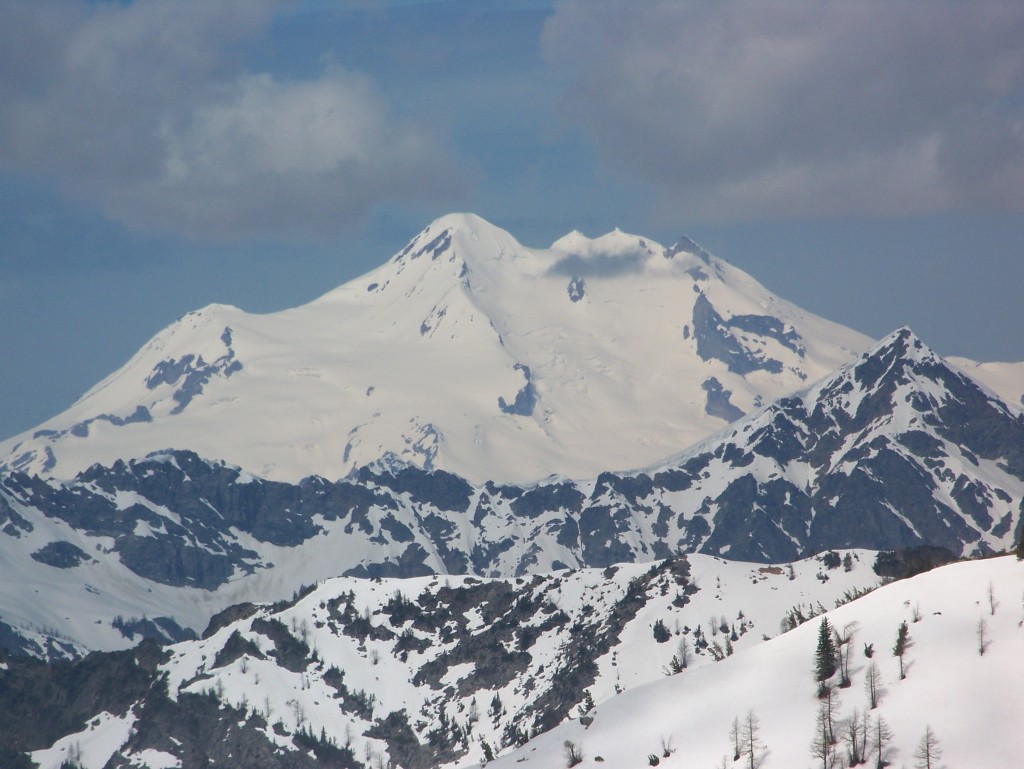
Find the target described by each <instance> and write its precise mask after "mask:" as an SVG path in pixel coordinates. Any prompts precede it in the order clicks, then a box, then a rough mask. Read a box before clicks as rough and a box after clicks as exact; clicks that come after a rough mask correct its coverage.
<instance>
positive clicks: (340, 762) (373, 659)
mask: <svg viewBox="0 0 1024 769" xmlns="http://www.w3.org/2000/svg"><path fill="white" fill-rule="evenodd" d="M846 555H849V556H850V557H849V558H846ZM865 555H866V554H864V553H857V552H853V553H848V554H847V553H833V554H829V555H828V556H827V557H826V556H821V557H819V558H817V559H812V560H809V561H804V562H797V563H795V564H793V569H792V571H791V572H790V571H789V569H784V568H777V567H764V566H757V565H753V564H741V563H737V562H727V561H722V560H720V559H717V558H713V557H707V556H691V557H690V558H689V559H685V560H678V559H677V560H673V561H667V562H664V563H660V564H653V565H643V566H640V565H634V566H623V567H620V568H617V569H610V570H607V571H598V570H582V571H577V572H560V573H556V574H550V575H536V576H533V577H530V578H520V579H515V580H490V579H476V578H440V577H429V578H421V579H413V580H379V581H376V580H356V579H348V578H339V579H335V580H330V581H328V582H326V583H324V584H323V585H320V586H318V587H317V588H315V589H313V590H311V591H307V592H306V593H305V594H304V595H303V596H301V597H299V598H297V599H296V600H293V601H289V602H285V603H283V604H280V605H277V606H241V607H237V609H235V610H233V611H232V612H231V613H229V614H225V615H223V616H221V617H218V618H217V619H216V620H215V621H214V623H212V625H211V627H210V628H209V630H208V631H207V632H206V633H204V637H203V639H201V640H196V641H187V642H183V643H180V644H177V645H174V646H172V647H169V648H168V649H166V650H164V651H161V650H159V649H157V648H156V647H155V646H147V645H143V646H140V647H138V648H137V649H135V650H132V651H130V652H118V653H114V654H109V655H95V656H93V657H90V658H88V659H86V660H83V661H81V662H78V663H75V664H73V665H71V666H68V667H67V668H66V669H64V671H63V674H62V675H58V674H55V673H52V672H49V671H52V670H53V669H52V668H50V669H43V668H42V667H41V666H40V665H39V664H38V663H34V662H31V661H27V660H9V661H8V662H6V663H5V664H4V665H2V666H0V684H2V685H0V704H3V705H4V706H5V713H6V714H7V715H6V717H5V719H4V720H3V722H2V723H0V749H3V750H4V751H5V753H0V758H2V759H4V760H6V762H7V763H6V764H5V765H12V766H17V765H18V764H17V763H14V760H15V759H16V758H18V757H19V755H20V756H22V757H23V756H24V755H25V754H29V755H30V756H31V759H32V761H33V762H35V764H36V765H38V766H39V767H40V769H59V767H61V766H62V764H63V762H65V761H68V760H75V761H77V762H78V764H79V765H80V766H81V767H83V769H103V767H117V768H120V767H129V766H132V767H148V768H149V769H165V768H166V767H181V769H190V767H193V766H203V765H208V764H209V763H211V762H212V763H213V764H214V765H226V766H260V767H266V768H267V769H277V768H278V767H289V768H290V769H291V768H296V769H298V768H304V767H310V769H312V767H314V766H316V767H379V766H395V767H397V766H401V767H403V769H421V768H423V769H425V768H426V767H433V768H434V769H437V768H439V767H454V766H462V767H470V766H478V765H479V764H480V763H481V762H484V761H487V760H488V759H490V758H491V757H494V761H493V762H492V763H491V764H490V765H493V766H495V767H498V768H499V769H501V768H502V767H516V769H519V767H522V766H524V765H525V766H527V767H532V768H533V769H563V768H564V767H566V766H567V765H568V763H569V762H567V745H566V743H568V744H569V746H571V747H572V749H573V750H574V751H575V752H576V753H577V755H578V756H579V757H581V758H582V762H581V764H582V765H583V766H593V765H596V764H601V765H607V766H611V767H623V768H624V769H629V768H631V767H636V768H637V769H639V767H644V766H649V765H665V766H668V767H672V766H708V767H710V766H720V765H721V764H720V763H719V760H720V758H722V757H723V756H725V765H726V766H734V765H739V764H734V763H733V760H732V755H733V750H734V741H733V740H732V739H731V737H730V731H731V727H732V725H733V723H734V719H735V720H736V721H738V722H739V726H740V733H742V729H743V722H744V721H745V720H746V718H747V716H748V714H751V715H752V717H753V719H752V721H751V723H756V734H755V739H754V740H753V742H754V744H755V753H756V754H755V765H758V766H761V767H763V769H771V767H786V768H787V769H790V768H791V767H813V766H828V767H831V766H842V765H846V764H843V763H840V762H838V761H837V762H835V763H833V761H832V758H831V757H827V758H826V759H824V763H823V761H822V759H821V758H818V759H817V760H815V757H814V754H813V750H812V745H813V743H814V742H815V741H816V737H817V735H818V734H820V727H821V724H820V723H819V722H818V714H819V713H820V712H822V711H823V710H825V711H826V713H825V718H826V719H830V720H826V725H827V728H829V729H830V731H831V732H832V733H833V734H834V736H835V744H834V745H832V744H831V742H830V741H827V742H826V749H827V750H828V751H829V752H831V751H832V749H833V748H834V750H835V754H836V758H837V759H838V758H839V757H842V758H843V759H844V760H845V759H846V757H847V756H848V755H849V753H850V751H851V750H853V749H854V748H852V746H851V744H850V743H849V742H846V741H845V739H846V738H845V737H844V735H853V737H854V740H855V741H856V742H857V743H858V744H857V747H856V750H857V752H858V754H859V755H861V756H863V755H865V754H868V755H870V756H872V757H875V756H876V755H877V750H878V749H877V748H876V747H875V744H874V742H873V736H872V729H873V728H875V725H876V724H877V723H878V722H877V719H878V718H879V717H881V719H882V720H883V721H884V723H885V725H886V726H887V727H888V733H889V737H888V739H886V740H884V741H883V745H882V747H881V755H882V758H883V760H885V761H886V762H888V763H889V764H890V765H894V766H900V765H910V762H911V761H913V760H914V751H915V749H916V746H917V745H918V744H919V742H920V740H921V738H922V736H923V735H924V734H925V732H926V729H930V730H931V732H932V734H933V736H934V738H935V741H934V746H935V747H938V748H940V749H941V750H942V751H943V755H942V758H943V763H944V764H945V765H948V766H978V767H990V766H991V767H994V766H1014V765H1016V763H1017V757H1018V756H1019V751H1020V748H1021V747H1022V743H1021V741H1020V734H1019V729H1018V727H1019V717H1020V712H1019V708H1018V707H1017V706H1016V704H1015V703H1017V702H1018V701H1019V692H1020V691H1021V687H1022V686H1024V661H1022V657H1021V655H1020V653H1019V651H1020V644H1021V639H1022V633H1024V630H1022V629H1021V626H1022V616H1024V614H1022V608H1021V603H1020V596H1021V594H1022V592H1024V564H1022V563H1021V562H1020V561H1018V560H1016V559H1015V558H1014V557H1012V556H1010V557H1002V558H993V559H987V560H981V561H973V562H964V563H958V564H953V565H949V566H946V567H942V568H940V569H936V570H933V571H931V572H928V573H926V574H922V575H919V576H917V577H914V578H912V579H908V580H903V581H900V582H896V583H893V584H889V585H885V586H882V587H878V588H877V589H874V590H873V591H871V592H866V591H867V589H869V588H870V587H873V586H874V584H875V578H874V574H872V573H871V570H870V568H869V565H868V563H866V562H865V557H864V556H865ZM844 562H845V563H846V564H847V565H846V566H843V565H842V564H843V563H844ZM865 593H866V594H865ZM858 595H860V597H856V596H858ZM791 602H792V603H791ZM837 606H838V608H834V607H837ZM824 609H831V611H828V613H827V614H825V615H823V616H824V617H825V618H826V619H827V621H828V623H829V625H830V626H831V627H832V628H833V629H834V630H835V631H836V632H837V633H838V634H839V636H840V638H839V639H837V645H838V648H839V651H840V654H841V660H842V661H841V662H840V665H839V668H840V669H839V670H838V671H837V672H836V673H835V674H833V675H832V676H831V677H830V678H827V679H826V680H825V685H826V686H828V687H830V688H831V689H832V691H833V692H834V693H835V699H834V701H833V702H832V708H831V711H830V714H831V715H830V716H829V712H828V711H827V708H828V700H827V699H821V698H820V697H819V696H818V692H819V689H820V684H819V683H818V682H816V681H815V676H814V671H815V667H816V666H815V660H816V656H817V648H818V641H819V637H820V630H821V627H822V624H821V621H822V620H821V618H820V617H815V616H813V615H815V614H819V615H820V614H821V612H822V610H824ZM807 620H809V621H807ZM903 622H905V623H907V628H908V630H909V638H908V643H907V644H906V649H905V653H904V655H903V658H902V659H898V658H897V657H895V656H894V655H893V653H892V651H891V650H892V648H893V646H894V642H895V640H896V637H897V635H898V628H899V626H900V624H901V623H903ZM868 652H870V656H869V654H868ZM684 661H685V665H684ZM901 665H902V669H903V670H904V671H905V674H906V675H905V678H902V679H901V678H900V670H901ZM872 666H873V667H874V670H875V675H877V679H876V687H875V690H876V703H875V707H873V708H872V707H871V703H870V694H869V692H868V691H867V690H866V686H865V683H866V681H867V679H868V676H869V672H870V669H871V668H872ZM844 671H845V676H846V678H847V679H848V680H849V685H847V686H844V685H843V684H844V681H843V678H844ZM113 682H117V684H118V685H117V686H111V685H110V684H112V683H113ZM72 692H74V695H73V696H71V693H72ZM14 701H17V703H18V707H10V705H11V703H12V702H14ZM43 711H46V712H47V713H48V716H49V717H48V718H41V719H39V718H33V713H35V712H43ZM855 713H856V720H857V723H858V724H859V725H860V726H859V727H857V728H854V727H853V726H852V725H851V719H853V718H854V714H855ZM865 724H867V725H868V729H867V733H866V735H865V733H864V730H863V726H864V725H865ZM517 746H518V747H517ZM652 756H653V757H654V758H653V759H652V758H651V757H652ZM740 758H741V759H743V760H744V761H747V760H749V757H748V756H746V755H743V754H742V753H741V755H740ZM655 759H656V760H655ZM757 759H761V761H758V760H757ZM26 765H28V764H26ZM742 765H743V766H747V765H748V764H746V763H743V764H742ZM870 765H875V760H872V761H871V762H870Z"/></svg>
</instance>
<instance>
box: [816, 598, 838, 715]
mask: <svg viewBox="0 0 1024 769" xmlns="http://www.w3.org/2000/svg"><path fill="white" fill-rule="evenodd" d="M837 667H838V663H837V659H836V644H835V640H834V639H833V637H832V626H831V625H829V624H828V618H826V617H822V618H821V624H820V625H819V626H818V648H817V650H816V651H815V654H814V680H815V681H817V682H818V695H819V696H821V695H823V694H824V693H825V692H826V691H827V690H828V686H827V685H826V683H825V682H826V681H828V679H830V678H831V677H832V676H834V675H835V672H836V668H837Z"/></svg>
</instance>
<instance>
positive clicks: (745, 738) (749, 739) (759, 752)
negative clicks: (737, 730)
mask: <svg viewBox="0 0 1024 769" xmlns="http://www.w3.org/2000/svg"><path fill="white" fill-rule="evenodd" d="M740 743H741V744H742V746H743V755H745V756H746V757H747V761H746V765H747V769H757V767H759V766H760V765H761V761H762V760H764V749H765V744H764V743H763V742H761V722H760V721H758V720H757V716H755V715H754V711H753V710H750V711H748V712H747V716H746V718H744V719H743V729H742V734H741V735H740Z"/></svg>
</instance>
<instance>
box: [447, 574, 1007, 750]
mask: <svg viewBox="0 0 1024 769" xmlns="http://www.w3.org/2000/svg"><path fill="white" fill-rule="evenodd" d="M990 585H991V586H992V590H993V592H994V596H995V599H996V602H997V606H996V611H995V614H992V613H991V612H990V608H989V603H988V591H989V586H990ZM1022 594H1024V564H1022V563H1021V562H1019V561H1016V560H1015V559H1014V558H1012V557H1003V558H997V559H992V560H986V561H977V562H971V563H961V564H955V565H950V566H946V567H943V568H941V569H937V570H935V571H932V572H929V573H927V574H923V575H920V576H918V577H915V578H913V579H910V580H906V581H903V582H899V583H896V584H892V585H889V586H887V587H884V588H881V589H879V590H876V591H875V592H873V593H871V594H870V595H868V596H865V597H864V598H861V599H859V600H857V601H855V602H853V603H851V604H848V605H846V606H843V607H842V608H840V609H836V610H835V611H833V612H830V613H829V614H828V618H829V621H830V623H831V624H832V626H833V627H835V628H837V629H842V628H844V627H846V626H848V625H851V624H852V623H855V624H853V627H855V630H856V638H855V644H856V646H855V649H854V656H853V660H852V662H853V664H852V666H851V677H852V686H851V687H850V688H848V689H837V690H836V691H838V692H839V699H840V707H839V710H838V715H837V718H836V722H837V731H841V730H842V726H843V722H844V721H847V720H848V719H849V718H850V717H851V716H852V714H853V711H854V710H855V709H858V710H860V712H861V718H862V719H863V716H864V714H865V711H866V712H867V715H868V716H869V718H870V719H871V721H872V723H873V722H874V719H875V718H876V716H878V715H881V716H882V718H883V719H884V720H885V721H886V722H887V723H888V726H889V727H890V729H891V731H892V734H893V739H892V742H891V745H890V746H889V747H888V748H887V749H886V751H885V753H884V755H883V758H884V760H885V761H887V762H888V764H889V765H892V766H917V765H920V764H917V763H916V760H915V757H914V754H915V750H916V749H917V746H918V744H919V742H920V740H921V737H922V736H923V735H924V732H925V729H926V727H928V726H930V727H931V729H932V730H933V732H934V734H935V736H936V737H937V738H938V744H939V747H940V748H941V750H942V756H941V761H939V762H936V763H935V764H933V766H948V767H1008V766H1018V765H1019V764H1020V755H1021V750H1022V749H1024V736H1022V735H1021V731H1020V718H1021V713H1022V710H1021V707H1022V699H1021V691H1022V690H1024V656H1022V655H1021V648H1022V644H1024V608H1022V604H1021V595H1022ZM915 609H916V610H918V611H919V614H920V621H917V622H915V621H913V615H914V613H915ZM979 620H984V622H985V625H986V628H985V633H986V638H987V647H986V649H985V653H984V655H979V653H978V635H977V632H978V623H979ZM902 621H906V622H908V625H909V628H910V639H911V642H912V646H911V647H910V649H909V651H908V652H907V654H906V661H907V663H908V665H909V667H908V672H907V677H906V679H904V680H900V679H899V661H898V660H897V659H896V658H894V657H893V656H892V654H891V653H890V650H891V648H892V646H893V645H894V642H895V639H896V634H897V628H898V626H899V624H900V622H902ZM817 633H818V622H817V621H811V622H809V623H807V624H805V625H802V626H800V627H799V628H797V629H796V630H794V631H791V632H789V633H786V634H785V635H783V636H781V637H779V638H776V639H773V640H771V641H769V642H767V643H764V644H760V645H757V646H755V647H753V648H750V649H743V650H741V651H738V652H737V654H736V655H735V656H733V657H731V658H729V659H726V660H724V661H722V662H720V663H718V664H716V665H713V666H710V667H705V668H702V669H699V670H694V671H692V672H687V673H685V674H683V675H679V676H674V677H672V678H666V679H663V680H658V681H655V682H653V683H651V684H649V685H647V686H645V687H638V688H635V689H632V690H631V691H628V692H626V693H624V694H623V695H621V696H619V697H616V698H614V699H612V700H610V701H608V702H605V703H602V704H599V705H598V707H597V709H596V711H595V712H594V721H593V724H592V725H591V726H590V727H589V728H584V727H583V726H582V725H580V723H579V722H578V721H575V722H571V723H567V724H564V725H562V726H560V727H559V728H558V729H555V730H553V731H551V732H549V733H547V734H544V735H542V736H540V737H538V738H536V739H535V740H533V741H531V742H530V743H529V744H527V745H526V746H524V747H522V748H521V749H519V750H517V751H515V752H513V753H511V754H509V755H507V756H503V757H501V758H500V759H498V760H497V761H495V762H494V763H493V764H490V766H493V767H495V769H513V768H514V769H564V767H565V766H566V759H565V748H564V743H565V741H567V740H568V741H570V742H573V743H575V744H577V745H579V746H580V748H581V749H582V751H583V753H584V755H585V760H584V762H583V763H582V764H581V766H584V767H592V766H599V765H602V766H609V767H616V769H632V768H634V767H636V769H639V768H640V767H645V766H649V765H650V764H649V760H648V756H649V755H650V754H652V753H653V754H655V755H656V756H658V757H659V759H660V763H659V765H660V766H664V767H668V768H669V769H671V767H693V766H696V767H713V766H720V765H721V764H720V762H721V760H722V758H723V756H724V757H725V764H724V765H725V766H740V765H742V766H746V765H747V764H746V763H744V762H745V761H747V760H749V757H748V756H744V757H743V760H742V761H741V762H738V763H733V761H732V753H733V751H732V746H731V742H730V739H729V733H730V726H731V724H732V722H733V719H734V718H736V717H738V718H739V719H740V720H741V721H742V720H743V719H744V717H745V716H746V715H747V714H748V713H749V712H750V711H753V712H754V714H755V716H756V718H757V719H758V721H759V722H760V738H761V740H762V741H763V743H764V745H765V746H766V754H765V757H764V761H763V763H762V764H761V766H762V767H763V768H764V769H773V768H774V767H784V768H785V769H794V768H796V767H814V766H822V761H821V759H820V758H819V759H817V760H815V759H814V758H812V755H811V743H812V741H813V739H814V736H815V722H816V714H817V711H818V708H819V705H820V701H819V700H818V699H817V698H816V696H815V685H814V683H813V681H812V676H811V671H812V669H813V661H814V653H815V649H816V645H817ZM865 643H870V644H873V646H874V650H875V653H874V657H873V658H872V660H868V659H866V658H865V657H864V655H863V653H862V651H861V649H862V647H863V644H865ZM871 661H874V662H875V663H876V664H877V666H878V668H879V670H880V672H881V677H882V686H881V701H880V703H879V706H878V707H877V709H875V710H873V711H872V710H869V709H868V707H867V701H866V693H865V690H864V679H865V673H866V669H867V665H868V664H869V662H871ZM663 740H664V741H666V742H668V743H670V744H671V746H672V748H673V752H672V754H671V755H670V756H669V757H668V758H661V756H662V741H663ZM868 744H869V750H870V744H871V741H870V739H869V741H868ZM837 747H838V748H839V753H840V755H844V749H843V748H844V746H843V744H842V743H841V742H840V744H839V745H838V746H837ZM598 757H601V759H603V763H601V762H599V759H598ZM469 765H470V764H469V763H467V764H466V766H469ZM837 765H840V764H837ZM868 765H870V766H874V765H875V764H874V761H871V762H869V764H868Z"/></svg>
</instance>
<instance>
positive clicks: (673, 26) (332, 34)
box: [0, 0, 1024, 437]
mask: <svg viewBox="0 0 1024 769" xmlns="http://www.w3.org/2000/svg"><path fill="white" fill-rule="evenodd" d="M1022 207H1024V5H1022V4H1021V3H1019V2H1010V1H1006V2H994V1H991V0H980V1H979V2H972V3H969V4H968V3H962V2H952V1H946V0H935V1H934V2H929V3H923V2H912V1H910V0H906V1H902V0H886V2H876V0H864V2H858V3H849V2H827V1H822V0H780V1H779V2H773V3H763V2H758V1H756V0H742V1H738V2H737V1H728V2H720V3H719V2H716V3H711V2H682V1H678V2H658V1H657V0H651V1H650V2H644V3H636V2H634V1H632V0H598V1H594V0H589V1H584V0H578V1H577V0H566V1H565V2H540V1H537V2H495V1H493V0H476V1H475V2H473V1H471V0H437V1H436V2H427V1H424V2H388V1H387V0H381V1H380V2H375V1H374V0H363V1H361V2H357V1H355V0H352V1H350V2H284V1H282V2H275V0H245V1H244V2H243V1H241V0H235V1H227V2H206V1H205V0H203V1H201V2H200V1H199V0H196V1H195V2H193V1H192V0H182V1H180V2H151V1H149V0H138V1H137V2H130V3H129V2H119V3H106V2H71V1H63V2H48V1H47V0H39V1H38V2H5V1H4V0H0V324H2V328H3V334H0V361H2V364H0V365H2V372H3V374H2V376H0V437H6V436H9V435H12V434H14V433H16V432H19V431H21V430H24V429H28V428H30V427H32V426H33V425H35V424H38V423H39V422H41V421H43V420H44V419H46V418H48V417H50V416H53V415H54V414H56V413H57V412H59V411H60V410H61V409H63V408H64V407H66V406H67V405H69V404H70V403H71V402H72V401H73V400H74V399H75V398H76V397H78V396H79V395H80V394H81V393H82V392H84V391H85V390H86V389H88V388H89V387H90V386H91V385H93V384H94V383H95V382H96V381H98V380H99V379H100V378H102V377H103V376H105V375H106V374H108V373H110V372H111V371H112V370H114V369H115V368H116V367H118V366H119V365H121V364H122V363H123V362H125V361H126V360H127V359H128V358H129V357H130V356H131V355H132V354H133V353H134V352H135V351H136V350H137V349H138V348H139V347H140V346H142V345H143V344H144V343H145V342H146V340H147V339H148V338H149V337H150V336H152V335H153V334H154V333H156V332H157V331H159V330H160V329H161V328H163V327H164V326H166V325H167V324H168V323H170V322H172V321H173V320H174V319H175V318H177V317H178V316H180V315H181V314H183V313H185V312H187V311H189V310H192V309H195V308H197V307H200V306H202V305H204V304H207V303H210V302H223V303H229V304H235V305H238V306H240V307H243V308H244V309H246V310H250V311H253V312H269V311H273V310H278V309H283V308H285V307H289V306H294V305H296V304H299V303H302V302H305V301H308V300H310V299H313V298H315V297H316V296H318V295H319V294H321V293H323V292H325V291H327V290H329V289H330V288H332V287H333V286H335V285H337V284H340V283H342V282H344V281H346V280H348V279H350V278H353V277H355V276H357V275H358V274H360V273H362V272H364V271H366V270H367V269H369V268H371V267H373V266H376V265H377V264H378V263H380V262H382V261H384V260H385V259H387V258H388V257H389V256H390V255H391V254H392V253H394V252H396V251H398V250H399V249H400V248H401V247H402V246H403V245H404V243H405V242H406V241H407V240H408V239H409V238H410V237H412V236H413V235H414V234H415V233H416V232H418V231H419V230H420V229H422V228H423V227H424V226H425V225H426V224H427V223H428V222H429V221H431V220H432V219H434V218H436V217H437V216H440V215H442V214H444V213H446V212H449V211H453V210H466V211H473V212H475V213H478V214H480V215H481V216H484V217H485V218H487V219H489V220H491V221H492V222H494V223H495V224H497V225H499V226H502V227H504V228H505V229H508V230H509V231H510V232H512V234H513V235H515V236H516V237H517V238H518V239H519V240H520V241H521V242H523V243H525V244H527V245H531V246H545V245H548V244H550V243H551V242H552V241H553V240H555V239H556V238H557V237H559V236H560V235H562V234H564V233H565V232H568V231H569V230H572V229H579V230H582V231H583V232H585V233H587V234H589V235H598V234H601V233H603V232H606V231H608V230H610V229H612V228H613V227H620V228H622V229H624V230H627V231H632V232H636V233H639V234H643V235H646V236H649V237H652V238H655V239H658V240H660V241H662V242H664V243H669V242H672V241H673V240H674V239H675V238H676V237H677V236H678V235H680V234H683V233H686V234H688V235H689V236H691V237H693V238H694V239H695V240H697V241H698V242H700V243H702V244H703V245H704V246H705V247H707V248H708V249H709V250H710V251H712V252H713V253H716V254H717V255H719V256H721V257H724V258H726V259H728V260H729V261H731V262H733V263H734V264H736V265H737V266H739V267H741V268H742V269H745V270H747V271H748V272H750V273H751V274H752V275H753V276H754V277H756V278H757V279H758V280H760V281H761V282H762V283H764V284H765V285H767V286H768V287H769V288H770V289H772V290H774V291H775V292H777V293H779V294H780V295H782V296H784V297H786V298H787V299H790V300H792V301H794V302H796V303H797V304H800V305H802V306H804V307H805V308H807V309H809V310H811V311H813V312H817V313H819V314H821V315H824V316H826V317H828V318H830V319H832V320H835V321H838V322H841V323H844V324H847V325H849V326H852V327H854V328H856V329H858V330H860V331H862V332H864V333H867V334H870V335H872V336H882V335H884V334H886V333H888V332H889V331H891V330H893V329H894V328H896V327H898V326H901V325H904V324H906V325H910V326H911V327H912V328H913V329H914V330H915V331H916V332H917V333H918V334H919V335H920V336H921V337H922V338H923V339H924V340H925V341H926V342H927V343H929V344H930V345H931V346H932V347H934V348H935V349H936V350H937V351H938V352H939V353H940V354H945V355H964V356H968V357H972V358H975V359H979V360H1021V359H1024V334H1022V333H1021V329H1022V328H1024V302H1022V301H1021V298H1022V296H1024V254H1022V247H1024V212H1022Z"/></svg>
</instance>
